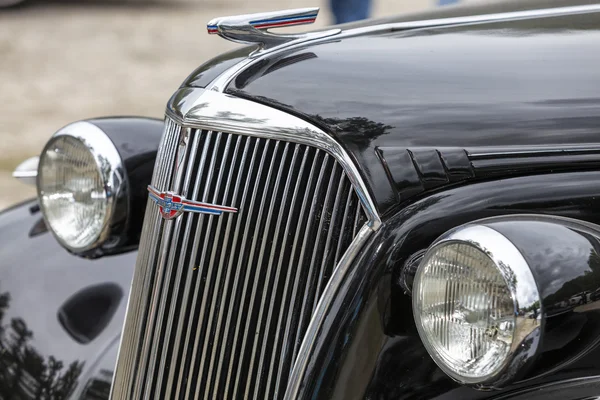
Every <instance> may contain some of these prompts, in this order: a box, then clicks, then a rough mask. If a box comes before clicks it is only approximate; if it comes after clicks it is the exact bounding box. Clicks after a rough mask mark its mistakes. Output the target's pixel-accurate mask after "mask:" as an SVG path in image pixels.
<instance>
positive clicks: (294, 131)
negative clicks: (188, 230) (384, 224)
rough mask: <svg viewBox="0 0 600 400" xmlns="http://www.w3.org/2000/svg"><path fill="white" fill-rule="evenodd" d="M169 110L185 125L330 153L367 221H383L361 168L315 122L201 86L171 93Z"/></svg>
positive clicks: (371, 224) (372, 224) (175, 118)
mask: <svg viewBox="0 0 600 400" xmlns="http://www.w3.org/2000/svg"><path fill="white" fill-rule="evenodd" d="M166 112H167V114H168V115H169V116H170V117H171V118H173V119H174V120H175V121H177V122H178V123H180V124H181V125H182V126H185V127H194V128H202V129H208V130H215V131H224V132H229V133H237V134H242V135H249V136H258V137H263V138H270V139H276V140H285V141H289V142H294V143H300V144H306V145H309V146H315V147H318V148H321V149H323V150H325V151H326V152H327V153H329V154H331V155H332V156H333V157H334V158H335V159H336V160H337V161H338V162H339V163H340V164H341V166H342V167H343V168H344V171H345V172H346V174H347V176H348V178H349V179H350V181H351V182H352V185H353V186H354V187H355V188H356V191H357V194H358V196H359V198H360V200H361V202H362V203H363V205H364V209H365V213H366V214H367V218H368V220H369V221H368V224H369V226H371V227H372V228H373V229H374V230H376V229H377V228H378V227H379V225H380V224H381V219H380V217H379V215H378V213H377V209H376V207H375V204H374V203H373V201H372V200H371V197H370V195H369V192H368V189H367V186H366V185H365V183H364V181H363V180H362V177H361V176H360V173H359V172H358V169H357V168H356V166H355V165H354V162H353V161H352V159H351V158H350V155H349V154H348V153H347V152H346V150H345V149H344V148H343V147H342V146H341V145H340V144H339V143H338V142H337V141H335V139H333V138H332V137H331V136H330V135H328V134H327V133H325V132H323V131H322V130H320V129H319V128H317V127H315V126H314V125H312V124H310V123H308V122H306V121H304V120H302V119H300V118H297V117H295V116H293V115H290V114H287V113H285V112H283V111H279V110H276V109H274V108H271V107H267V106H264V105H262V104H259V103H256V102H253V101H250V100H245V99H241V98H239V97H235V96H231V95H228V94H224V93H218V92H215V91H211V90H205V89H200V88H181V89H179V90H178V91H177V92H175V94H174V95H173V96H172V97H171V99H170V100H169V103H168V105H167V111H166Z"/></svg>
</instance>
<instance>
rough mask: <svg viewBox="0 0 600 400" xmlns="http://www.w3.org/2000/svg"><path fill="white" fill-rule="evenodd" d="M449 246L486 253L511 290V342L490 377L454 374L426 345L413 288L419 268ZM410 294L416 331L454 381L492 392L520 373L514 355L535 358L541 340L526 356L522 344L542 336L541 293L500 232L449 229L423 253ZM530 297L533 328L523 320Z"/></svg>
mask: <svg viewBox="0 0 600 400" xmlns="http://www.w3.org/2000/svg"><path fill="white" fill-rule="evenodd" d="M449 244H467V245H470V246H473V247H474V248H476V249H478V250H479V251H481V252H482V253H485V254H486V255H487V257H489V258H490V259H491V261H492V262H493V263H494V265H495V266H496V268H497V271H498V272H500V274H501V275H502V277H503V279H504V281H505V282H506V283H507V287H508V289H509V290H510V294H511V298H512V301H513V305H514V312H515V314H514V315H515V327H514V331H513V341H512V343H511V346H510V349H509V352H508V353H507V355H506V357H505V359H504V360H503V362H502V363H501V365H500V366H499V367H498V368H497V369H495V371H494V372H493V373H491V374H489V375H486V376H483V377H478V378H472V377H466V376H463V375H460V374H457V373H456V372H455V371H453V370H452V369H451V368H450V367H449V366H448V365H446V364H445V362H444V361H443V360H442V359H441V357H439V356H438V355H437V352H436V350H435V348H434V347H433V346H432V345H431V344H430V343H429V340H428V338H427V335H426V333H425V332H424V330H423V326H422V323H421V321H420V318H421V315H420V314H419V313H418V312H417V308H416V302H417V298H416V297H417V295H416V290H415V289H416V285H418V282H419V281H420V279H421V274H422V273H423V268H422V266H423V265H424V262H425V261H427V260H428V259H429V258H430V257H431V254H433V252H435V251H437V250H438V249H440V248H441V247H444V246H447V245H449ZM514 277H516V278H517V279H516V280H514V279H512V281H513V282H514V285H510V284H508V282H509V281H510V280H511V278H514ZM412 289H413V290H412V295H413V301H412V303H413V315H414V318H415V323H416V326H417V331H418V333H419V336H420V338H421V341H422V342H423V344H424V346H425V348H426V349H427V352H428V353H429V355H430V356H431V358H432V359H433V361H434V362H435V363H436V364H437V365H438V366H439V367H440V369H441V370H442V371H444V373H446V374H447V375H448V376H449V377H450V378H452V379H453V380H455V381H457V382H458V383H461V384H464V385H469V386H473V387H476V388H481V389H491V388H497V387H500V386H501V385H502V384H504V383H505V382H507V381H510V380H512V379H513V378H514V375H516V374H518V373H520V372H522V371H521V370H524V369H521V368H511V363H512V361H514V360H515V359H516V358H517V356H519V357H520V358H521V362H522V363H523V364H524V362H523V361H526V362H527V363H529V362H530V361H531V360H532V359H533V357H534V356H535V355H537V353H538V350H539V347H540V340H534V341H533V343H532V347H533V348H530V349H529V350H528V352H527V354H521V353H522V348H521V345H522V344H523V343H524V342H525V341H526V340H527V339H529V338H531V337H532V336H534V335H541V332H543V323H544V319H543V318H542V316H543V309H542V307H543V306H542V301H541V300H542V299H541V296H540V290H539V287H538V285H537V282H536V280H535V277H534V275H533V272H532V271H531V268H530V266H529V264H528V263H527V261H526V259H525V257H524V256H523V254H522V253H521V252H520V251H519V249H518V248H517V246H515V244H514V243H513V242H511V241H510V240H509V239H508V238H507V237H506V236H504V235H503V234H502V233H500V232H498V231H496V230H495V229H493V228H491V227H489V226H486V225H485V224H467V225H463V226H460V227H458V228H455V229H453V230H450V231H449V232H447V233H445V234H444V235H442V236H441V237H439V238H438V239H437V240H436V241H435V242H434V243H433V244H432V245H431V246H430V247H429V248H428V250H427V251H426V253H425V255H424V256H423V258H422V259H421V262H420V265H419V268H418V269H417V271H416V274H415V279H414V282H413V288H412ZM531 298H534V299H536V300H537V301H538V302H539V307H540V308H539V312H538V314H537V317H536V318H535V319H536V320H537V325H536V326H533V325H532V324H531V323H528V322H530V321H528V319H527V318H526V317H525V309H526V308H528V307H530V306H531V305H532V304H534V303H535V301H531Z"/></svg>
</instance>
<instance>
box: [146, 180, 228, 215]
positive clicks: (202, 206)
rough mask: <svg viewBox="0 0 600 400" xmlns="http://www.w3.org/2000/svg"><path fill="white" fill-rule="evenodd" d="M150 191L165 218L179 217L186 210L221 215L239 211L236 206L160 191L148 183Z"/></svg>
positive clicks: (151, 197)
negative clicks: (211, 202)
mask: <svg viewBox="0 0 600 400" xmlns="http://www.w3.org/2000/svg"><path fill="white" fill-rule="evenodd" d="M148 193H149V194H150V199H152V201H154V202H155V203H156V204H158V206H159V208H160V214H161V215H162V217H163V218H164V219H173V218H177V217H178V216H180V215H181V214H182V213H184V212H194V213H201V214H211V215H221V214H222V213H224V212H228V213H237V211H238V209H237V208H235V207H227V206H219V205H216V204H209V203H201V202H199V201H192V200H187V199H186V198H185V197H183V196H180V195H178V194H176V193H173V192H160V191H158V190H157V189H156V188H154V187H153V186H151V185H148Z"/></svg>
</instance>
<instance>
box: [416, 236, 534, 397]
mask: <svg viewBox="0 0 600 400" xmlns="http://www.w3.org/2000/svg"><path fill="white" fill-rule="evenodd" d="M413 311H414V316H415V321H416V324H417V328H418V331H419V334H420V336H421V339H422V340H423V343H424V345H425V347H426V348H427V350H428V352H429V354H430V355H431V356H432V358H433V359H434V361H435V362H436V363H437V364H438V366H440V368H441V369H442V370H443V371H444V372H446V373H447V374H448V375H449V376H451V377H452V378H454V379H455V380H457V381H458V382H461V383H464V384H471V385H475V386H479V387H494V385H495V384H497V383H498V382H499V381H500V380H502V379H505V378H506V377H507V376H508V375H511V373H512V372H514V371H512V372H511V371H508V372H507V370H508V369H510V364H511V362H513V361H514V360H516V359H517V358H518V357H516V355H517V353H518V351H519V346H521V344H522V343H523V341H524V340H526V339H527V340H531V336H532V334H533V335H535V332H538V334H539V326H540V324H539V320H538V318H539V315H540V313H541V309H540V296H539V293H538V289H537V286H536V283H535V280H534V277H533V275H532V273H531V271H530V269H529V266H528V264H527V262H526V261H525V259H524V258H523V256H522V255H521V253H520V252H519V250H518V249H517V248H516V247H515V246H514V245H513V244H512V243H511V242H510V241H509V240H508V239H507V238H506V237H504V236H503V235H501V234H500V233H498V232H496V231H495V230H493V229H491V228H489V227H486V226H481V225H472V226H465V227H461V228H459V229H457V230H455V231H451V232H449V233H448V234H446V235H444V237H442V238H440V239H438V241H437V242H436V243H435V244H434V245H433V246H432V247H431V248H430V249H429V250H428V251H427V253H426V254H425V256H424V257H423V260H422V261H421V263H420V265H419V268H418V270H417V273H416V276H415V280H414V285H413ZM532 316H533V318H532ZM531 343H534V344H535V343H537V341H535V340H534V341H533V342H531ZM533 350H535V349H533Z"/></svg>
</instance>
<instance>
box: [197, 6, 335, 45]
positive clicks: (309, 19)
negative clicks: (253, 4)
mask: <svg viewBox="0 0 600 400" xmlns="http://www.w3.org/2000/svg"><path fill="white" fill-rule="evenodd" d="M318 14H319V7H312V8H298V9H293V10H284V11H274V12H266V13H257V14H247V15H237V16H231V17H220V18H215V19H213V20H211V21H210V22H209V23H208V26H207V29H208V33H209V34H211V35H219V36H221V37H222V38H224V39H227V40H230V41H232V42H238V43H245V44H258V45H259V46H260V48H259V52H264V51H266V50H270V49H273V48H275V47H278V46H281V45H283V44H286V43H288V42H292V41H304V40H308V39H313V38H321V37H325V36H331V35H335V34H337V33H339V32H341V30H340V29H330V30H327V31H320V32H310V33H299V34H275V33H272V32H268V29H270V28H281V27H286V26H296V25H306V24H312V23H314V22H315V20H316V19H317V15H318Z"/></svg>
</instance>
